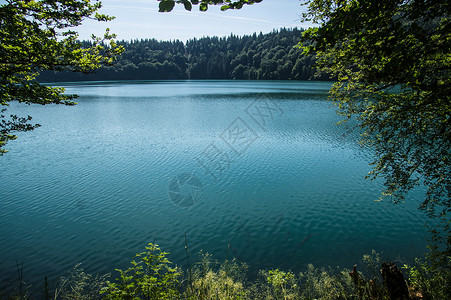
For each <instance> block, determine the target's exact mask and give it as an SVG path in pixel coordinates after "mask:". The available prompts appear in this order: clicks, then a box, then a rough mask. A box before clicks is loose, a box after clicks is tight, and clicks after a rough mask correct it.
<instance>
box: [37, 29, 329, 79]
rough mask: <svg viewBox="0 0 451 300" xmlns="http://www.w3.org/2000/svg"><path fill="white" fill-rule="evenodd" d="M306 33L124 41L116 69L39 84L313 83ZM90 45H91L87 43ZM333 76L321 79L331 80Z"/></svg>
mask: <svg viewBox="0 0 451 300" xmlns="http://www.w3.org/2000/svg"><path fill="white" fill-rule="evenodd" d="M303 31H304V30H303V29H297V28H294V29H285V28H283V29H281V30H275V31H273V32H271V33H268V34H262V33H260V34H256V33H254V34H253V35H245V36H242V37H239V36H235V35H230V36H228V37H222V38H218V37H204V38H201V39H192V40H189V41H187V42H186V44H185V43H183V42H181V41H178V40H176V41H157V40H155V39H145V40H134V41H121V42H119V44H120V45H122V46H123V47H124V48H125V52H124V53H123V54H122V55H121V56H120V57H119V58H118V60H117V62H116V63H115V64H114V65H113V66H104V67H102V68H101V69H99V70H97V71H96V72H95V73H94V74H88V75H87V74H77V73H72V72H63V73H56V72H52V71H46V72H44V73H42V74H41V76H40V77H39V81H42V82H53V81H79V80H139V79H143V80H152V79H266V80H308V79H312V78H313V75H314V73H315V70H314V69H313V64H314V61H315V58H314V56H305V55H303V54H302V50H301V49H299V48H298V47H296V45H297V44H298V42H299V39H300V37H301V35H302V32H303ZM82 43H84V44H85V45H89V42H82ZM327 78H328V77H327V76H323V78H316V79H327Z"/></svg>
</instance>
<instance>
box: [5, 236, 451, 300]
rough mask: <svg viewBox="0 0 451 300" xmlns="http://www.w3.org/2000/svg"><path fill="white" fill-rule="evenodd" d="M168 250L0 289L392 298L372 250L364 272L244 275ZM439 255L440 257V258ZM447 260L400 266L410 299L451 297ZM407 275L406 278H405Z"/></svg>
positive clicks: (228, 264)
mask: <svg viewBox="0 0 451 300" xmlns="http://www.w3.org/2000/svg"><path fill="white" fill-rule="evenodd" d="M167 255H168V253H166V252H164V251H162V250H161V249H160V248H159V247H158V245H155V244H152V243H151V244H149V245H148V246H147V247H146V250H145V251H144V252H142V253H139V254H137V255H136V257H135V259H134V260H133V261H132V262H131V266H130V267H129V268H128V269H126V270H117V272H118V273H119V276H118V278H117V279H115V280H111V281H110V279H111V276H110V275H102V276H100V275H96V276H94V275H91V274H87V273H85V272H84V270H83V269H82V268H81V267H80V265H76V266H75V267H74V268H73V269H72V270H71V271H70V272H69V273H68V274H67V275H66V276H63V277H61V278H60V279H59V281H58V283H57V285H56V287H55V288H53V290H50V288H49V286H48V283H47V282H45V283H44V290H43V292H42V294H41V295H38V296H36V295H32V294H31V293H30V292H29V289H28V287H27V285H26V284H25V283H24V281H23V272H22V267H21V266H19V265H18V266H17V268H18V278H17V284H16V285H15V286H12V285H9V287H10V289H9V290H7V289H4V291H3V292H0V300H3V299H5V300H6V299H8V300H10V299H193V300H194V299H201V300H202V299H226V300H227V299H230V300H232V299H237V300H238V299H268V300H269V299H390V295H389V291H388V290H387V288H386V284H384V280H383V279H382V277H381V276H380V272H379V270H380V268H381V264H382V259H381V258H380V256H379V255H378V254H377V253H376V252H375V251H373V252H372V253H371V254H369V255H365V256H364V257H363V259H362V266H364V269H365V275H364V274H363V273H362V272H360V271H358V270H356V269H353V270H350V269H343V268H341V269H340V268H337V269H332V268H316V267H314V266H313V265H308V266H307V268H306V269H305V270H304V271H303V272H300V273H298V274H295V273H293V272H291V271H289V270H279V269H272V270H260V271H259V272H258V276H257V278H256V279H253V280H249V279H248V267H247V265H246V264H245V263H242V262H238V261H237V260H236V259H232V260H225V261H223V262H219V261H217V260H215V259H214V258H213V256H212V255H211V254H209V253H202V252H201V254H200V259H199V261H197V262H196V263H192V264H190V267H189V268H188V269H187V270H184V271H182V270H180V268H177V267H174V266H173V265H172V263H171V262H170V261H169V260H168V258H167ZM442 259H443V258H442ZM450 265H451V260H450V258H449V257H448V258H445V260H444V261H443V260H442V261H434V262H433V261H432V260H431V259H430V257H427V258H426V259H418V260H416V263H415V265H414V266H407V265H404V267H403V270H404V276H405V277H404V278H406V282H407V286H408V288H409V293H410V298H411V299H450V298H451V297H450V296H451V294H450V293H451V291H450V286H451V271H450V269H449V266H450ZM406 276H407V277H406Z"/></svg>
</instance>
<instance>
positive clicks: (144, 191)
mask: <svg viewBox="0 0 451 300" xmlns="http://www.w3.org/2000/svg"><path fill="white" fill-rule="evenodd" d="M66 87H67V91H68V92H69V93H77V94H79V95H80V98H79V99H78V102H79V104H78V105H77V106H75V107H64V106H45V107H42V106H22V105H18V104H15V105H12V107H11V108H10V110H11V111H14V112H16V113H17V114H19V115H27V114H30V115H32V116H34V120H35V121H36V122H38V123H41V124H42V125H43V126H42V127H41V128H39V129H38V130H35V131H34V132H31V133H26V134H21V135H20V137H19V139H18V140H17V141H14V142H11V143H10V144H8V146H7V148H8V149H9V150H10V152H9V153H8V154H7V155H5V156H4V157H2V158H0V159H1V164H2V169H3V170H2V173H1V175H0V176H1V178H0V195H1V203H2V209H1V210H0V244H1V248H0V256H1V257H2V260H1V261H0V270H1V271H0V272H1V273H0V280H3V279H4V278H7V277H13V276H15V272H16V270H15V264H16V260H17V261H19V262H22V261H23V262H24V266H25V267H24V268H25V274H26V275H27V276H29V278H31V279H29V280H30V281H31V282H41V280H42V278H43V276H44V275H45V276H48V277H49V278H55V277H56V276H59V275H61V274H62V273H64V272H65V271H66V270H68V269H70V268H71V267H73V266H74V265H75V264H76V263H78V262H81V263H83V266H84V267H85V269H86V270H87V271H89V272H96V273H97V272H100V273H106V272H111V271H112V270H113V269H114V268H117V267H122V268H123V267H125V266H126V265H127V264H128V262H129V261H130V260H131V258H132V256H133V254H134V253H135V252H137V251H140V250H141V249H142V248H143V247H144V245H146V244H147V243H148V242H151V241H154V240H156V241H157V243H158V244H159V245H160V246H161V247H162V248H163V249H165V250H167V251H169V252H171V254H170V258H171V260H172V261H174V262H176V263H177V264H181V265H184V264H185V263H186V254H185V249H184V245H185V232H186V234H187V237H188V245H189V249H190V252H191V253H192V254H193V256H194V257H195V254H196V253H197V252H198V251H199V250H200V249H204V250H205V251H208V252H210V253H213V254H214V256H215V257H216V258H218V259H224V258H226V257H229V258H230V257H237V258H238V259H240V260H243V261H246V262H247V263H248V264H249V265H250V268H251V269H253V270H255V269H259V268H273V267H278V268H282V269H291V270H293V271H300V270H302V269H303V268H304V267H305V266H306V265H307V264H308V263H313V264H315V265H318V266H324V265H341V266H346V267H350V266H351V265H353V264H354V263H356V262H358V260H359V259H360V258H361V257H362V255H363V254H365V253H369V252H370V251H371V250H372V249H376V250H378V251H381V252H383V255H385V256H386V257H390V258H396V257H398V256H402V257H405V258H407V259H409V258H412V257H413V256H418V255H421V254H422V253H423V251H424V246H425V243H426V242H425V239H426V237H427V234H426V230H425V228H424V226H423V224H424V220H425V219H424V217H423V216H422V215H421V214H420V213H419V212H418V211H417V208H416V207H417V203H418V201H419V199H420V197H421V194H420V193H417V194H412V195H411V198H410V199H408V201H407V203H406V204H405V205H400V206H392V205H390V204H388V203H384V202H375V201H373V200H375V199H377V198H378V196H379V191H380V189H381V183H380V182H378V181H365V180H364V179H363V177H364V176H365V174H366V173H367V172H368V171H369V170H370V169H369V167H368V162H369V161H370V159H371V153H370V151H369V150H368V149H361V148H360V147H359V146H358V144H357V143H356V139H357V137H358V133H356V132H352V133H350V134H346V132H347V130H346V128H343V127H340V126H337V125H336V122H337V121H338V120H339V117H337V115H336V114H335V109H334V108H333V107H331V103H329V102H328V101H327V100H326V98H327V95H326V93H327V90H328V88H329V87H330V84H329V83H319V82H270V81H269V82H267V81H265V82H262V81H260V82H252V81H250V82H249V81H247V82H246V81H233V82H231V81H162V82H159V81H151V82H96V83H80V84H78V83H77V84H68V85H67V86H66Z"/></svg>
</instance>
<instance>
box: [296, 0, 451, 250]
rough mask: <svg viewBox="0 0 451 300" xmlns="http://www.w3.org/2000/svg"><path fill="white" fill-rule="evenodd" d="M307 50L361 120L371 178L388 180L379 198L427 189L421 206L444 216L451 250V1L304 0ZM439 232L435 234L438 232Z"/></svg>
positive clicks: (342, 106)
mask: <svg viewBox="0 0 451 300" xmlns="http://www.w3.org/2000/svg"><path fill="white" fill-rule="evenodd" d="M306 4H307V5H308V8H309V11H308V13H306V14H305V15H304V19H305V20H306V19H310V20H313V21H314V22H317V23H318V24H319V25H320V26H319V27H316V28H311V29H309V30H307V31H306V32H305V33H304V35H303V38H302V40H303V41H304V42H308V43H309V44H308V45H304V46H303V47H304V50H305V53H309V54H316V57H317V67H318V70H319V71H321V72H327V73H330V74H333V75H334V76H336V77H337V78H338V81H337V82H336V83H335V84H334V86H333V88H332V90H331V98H332V99H333V100H334V101H335V102H336V103H337V104H338V107H339V112H340V113H341V114H342V115H343V116H345V117H346V118H351V117H354V116H355V117H356V118H357V119H358V120H359V121H360V126H361V127H362V128H363V129H364V132H365V134H364V136H363V141H362V142H363V143H366V144H368V145H370V146H373V149H375V160H374V162H373V170H372V172H371V173H370V174H369V176H368V177H369V178H375V177H378V176H381V177H383V178H384V179H385V189H384V192H383V196H382V198H385V197H389V198H390V199H391V200H392V201H393V202H395V203H398V202H402V201H404V197H405V195H406V193H408V192H409V191H410V190H412V189H413V188H414V187H416V186H417V185H424V186H425V187H426V188H427V191H426V195H425V199H424V201H423V202H422V204H421V206H420V208H421V209H422V210H424V211H425V212H427V213H428V214H429V216H431V217H435V218H441V219H442V220H443V223H442V225H443V227H442V229H441V230H442V232H443V233H445V234H443V235H440V236H439V238H440V240H441V242H442V243H443V244H446V249H444V251H445V252H447V253H450V251H451V237H450V235H449V226H450V218H449V212H450V210H451V167H450V154H451V17H450V16H451V4H449V3H448V2H446V1H436V0H430V1H422V0H413V1H401V0H397V1H393V0H383V1H381V0H371V1H352V0H350V1H341V0H336V1H323V0H312V1H307V3H306ZM436 237H437V235H436Z"/></svg>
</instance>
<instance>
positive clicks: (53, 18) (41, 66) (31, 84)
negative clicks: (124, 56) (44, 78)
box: [0, 0, 122, 155]
mask: <svg viewBox="0 0 451 300" xmlns="http://www.w3.org/2000/svg"><path fill="white" fill-rule="evenodd" d="M100 8H101V3H100V2H95V3H93V4H91V3H90V1H89V0H77V1H76V0H71V1H67V0H65V1H61V0H39V1H38V0H35V1H24V0H7V1H5V3H4V4H1V5H0V24H1V26H0V41H1V43H0V105H2V106H5V105H8V103H9V102H11V101H18V102H21V103H26V104H31V103H37V104H42V105H44V104H50V103H54V104H66V105H73V104H75V103H74V102H73V101H72V100H74V99H75V98H76V96H74V95H66V94H64V89H62V88H56V87H48V86H44V85H41V84H39V83H37V82H36V81H35V78H36V76H37V75H38V74H39V72H40V71H42V70H56V71H61V70H68V71H71V72H90V71H92V70H94V69H97V68H99V66H100V65H101V64H110V63H112V62H113V60H114V58H115V56H116V55H117V54H119V53H120V52H121V51H122V50H121V47H118V46H117V45H116V43H115V42H114V37H115V36H114V35H113V34H110V33H109V31H108V30H107V31H106V33H105V35H104V36H103V38H100V37H95V36H93V42H92V44H91V46H90V47H87V48H86V47H82V45H81V44H80V42H78V41H77V37H78V34H77V32H75V31H74V30H73V28H74V27H77V26H79V25H81V24H82V22H83V21H84V20H86V19H95V20H98V21H109V20H112V19H113V18H112V17H109V16H106V15H103V14H99V13H98V10H99V9H100ZM106 42H108V44H106ZM2 112H3V113H4V110H2ZM1 118H2V120H3V121H5V119H4V115H3V114H2V117H1ZM30 119H31V118H30V117H28V118H19V117H17V116H14V115H12V116H11V117H10V120H9V121H8V120H6V121H5V122H2V127H1V131H0V155H1V154H2V153H4V152H5V150H4V149H2V147H3V146H4V145H5V143H6V142H7V141H8V140H11V139H14V138H15V135H14V134H12V133H13V132H17V131H28V130H33V129H34V128H36V126H34V125H29V124H28V121H29V120H30Z"/></svg>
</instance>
